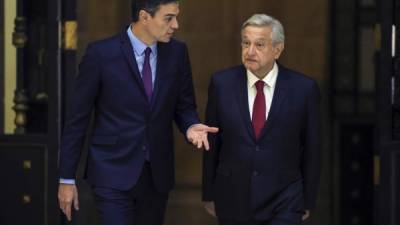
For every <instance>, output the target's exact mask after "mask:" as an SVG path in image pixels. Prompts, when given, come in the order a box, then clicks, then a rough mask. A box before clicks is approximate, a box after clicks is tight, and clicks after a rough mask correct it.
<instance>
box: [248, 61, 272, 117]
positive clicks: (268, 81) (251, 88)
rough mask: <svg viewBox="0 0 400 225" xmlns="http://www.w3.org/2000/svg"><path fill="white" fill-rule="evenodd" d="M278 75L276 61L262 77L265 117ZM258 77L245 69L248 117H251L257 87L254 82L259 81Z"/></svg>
mask: <svg viewBox="0 0 400 225" xmlns="http://www.w3.org/2000/svg"><path fill="white" fill-rule="evenodd" d="M277 77H278V65H277V64H276V62H275V63H274V66H273V67H272V70H271V71H269V73H268V74H267V76H265V77H264V79H262V81H264V83H265V84H264V96H265V106H266V110H265V113H266V115H265V119H267V118H268V114H269V110H270V108H271V103H272V98H273V96H274V91H275V84H276V78H277ZM259 80H260V79H258V77H257V76H256V75H254V74H253V73H252V72H251V71H250V70H247V93H248V97H249V111H250V118H251V119H253V105H254V100H255V98H256V94H257V89H256V87H255V83H256V82H257V81H259Z"/></svg>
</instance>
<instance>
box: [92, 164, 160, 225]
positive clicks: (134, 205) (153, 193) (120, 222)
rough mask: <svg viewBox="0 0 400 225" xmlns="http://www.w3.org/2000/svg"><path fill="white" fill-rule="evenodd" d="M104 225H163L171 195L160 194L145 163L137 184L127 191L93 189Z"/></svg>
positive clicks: (102, 188)
mask: <svg viewBox="0 0 400 225" xmlns="http://www.w3.org/2000/svg"><path fill="white" fill-rule="evenodd" d="M93 192H94V196H95V202H96V208H97V211H98V213H99V217H100V221H101V223H102V225H162V224H163V222H164V214H165V208H166V204H167V200H168V194H164V193H159V192H158V191H157V190H156V189H155V187H154V183H153V179H152V177H151V170H150V166H149V164H148V163H145V165H144V167H143V170H142V173H141V175H140V178H139V180H138V182H137V184H136V185H135V186H134V187H133V188H132V189H131V190H128V191H121V190H115V189H112V188H106V187H93Z"/></svg>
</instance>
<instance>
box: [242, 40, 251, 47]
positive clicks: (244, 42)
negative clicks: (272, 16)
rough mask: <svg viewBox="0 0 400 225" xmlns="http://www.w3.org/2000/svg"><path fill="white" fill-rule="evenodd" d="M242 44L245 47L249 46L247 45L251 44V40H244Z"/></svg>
mask: <svg viewBox="0 0 400 225" xmlns="http://www.w3.org/2000/svg"><path fill="white" fill-rule="evenodd" d="M242 46H243V47H245V48H247V47H249V46H250V42H248V41H243V42H242Z"/></svg>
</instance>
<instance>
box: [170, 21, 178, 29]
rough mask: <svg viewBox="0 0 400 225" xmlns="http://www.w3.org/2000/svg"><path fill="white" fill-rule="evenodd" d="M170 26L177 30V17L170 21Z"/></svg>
mask: <svg viewBox="0 0 400 225" xmlns="http://www.w3.org/2000/svg"><path fill="white" fill-rule="evenodd" d="M171 27H172V29H175V30H177V29H178V28H179V23H178V19H176V18H174V20H173V21H172V25H171Z"/></svg>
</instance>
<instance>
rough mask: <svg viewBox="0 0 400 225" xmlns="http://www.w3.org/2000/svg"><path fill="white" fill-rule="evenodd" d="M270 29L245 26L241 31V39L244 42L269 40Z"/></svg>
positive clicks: (268, 27) (267, 27)
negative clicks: (244, 40)
mask: <svg viewBox="0 0 400 225" xmlns="http://www.w3.org/2000/svg"><path fill="white" fill-rule="evenodd" d="M271 33H272V28H271V27H270V26H246V27H244V28H243V29H242V32H241V37H242V39H246V40H264V41H270V40H271Z"/></svg>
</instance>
